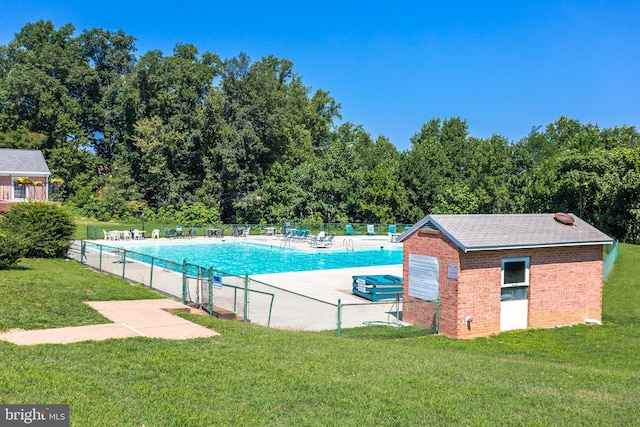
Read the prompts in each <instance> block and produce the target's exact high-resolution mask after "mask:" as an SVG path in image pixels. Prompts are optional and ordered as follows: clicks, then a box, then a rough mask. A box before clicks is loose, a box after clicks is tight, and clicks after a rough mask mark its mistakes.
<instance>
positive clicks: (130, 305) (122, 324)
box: [0, 299, 219, 345]
mask: <svg viewBox="0 0 640 427" xmlns="http://www.w3.org/2000/svg"><path fill="white" fill-rule="evenodd" d="M87 304H88V305H90V306H91V307H93V308H94V309H95V310H97V311H98V312H100V314H102V315H103V316H104V317H106V318H107V319H109V320H112V321H114V322H115V323H110V324H105V325H90V326H74V327H67V328H54V329H41V330H32V331H10V332H4V333H0V340H4V341H9V342H12V343H14V344H19V345H32V344H67V343H73V342H79V341H89V340H93V341H99V340H106V339H112V338H130V337H136V336H146V337H150V338H163V339H172V340H184V339H190V338H205V337H212V336H216V335H219V334H218V333H217V332H215V331H212V330H211V329H208V328H205V327H204V326H200V325H196V324H195V323H192V322H189V321H188V320H185V319H183V318H181V317H178V316H174V315H172V314H171V313H170V312H169V311H176V310H177V311H185V312H190V308H189V307H187V306H185V305H183V304H180V303H178V302H175V301H172V300H169V299H157V300H133V301H91V302H87Z"/></svg>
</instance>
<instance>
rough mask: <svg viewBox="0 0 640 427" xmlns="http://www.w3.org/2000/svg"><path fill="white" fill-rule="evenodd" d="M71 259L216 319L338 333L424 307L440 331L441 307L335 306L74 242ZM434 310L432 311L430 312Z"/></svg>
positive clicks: (243, 279)
mask: <svg viewBox="0 0 640 427" xmlns="http://www.w3.org/2000/svg"><path fill="white" fill-rule="evenodd" d="M68 257H69V258H71V259H74V260H76V261H78V262H81V263H83V264H85V265H87V266H89V267H91V268H94V269H96V270H98V271H100V272H104V273H108V274H111V275H114V276H117V277H121V278H123V279H126V280H129V281H131V282H134V283H140V284H143V285H145V286H147V287H149V288H150V289H153V290H155V291H157V292H159V293H162V294H164V295H166V296H169V297H172V298H175V299H178V300H180V301H182V302H183V303H184V304H188V305H190V306H192V307H199V308H202V309H203V310H205V311H207V312H208V313H209V314H211V315H215V316H217V317H222V318H228V319H237V320H242V321H244V322H252V323H256V324H259V325H264V326H268V327H274V328H278V329H287V330H296V331H324V330H335V331H336V333H337V334H338V335H340V332H341V330H342V329H344V328H354V327H360V326H366V325H379V324H383V325H389V326H394V327H400V326H404V325H406V324H405V323H403V322H402V311H403V309H407V304H411V305H415V304H426V305H428V307H434V304H435V307H436V308H435V312H437V313H438V315H437V316H436V317H435V318H434V319H436V320H434V324H433V325H432V329H433V332H434V333H438V331H439V303H437V302H433V301H413V300H412V301H404V300H402V297H401V296H398V297H397V298H396V299H390V300H382V301H377V302H369V301H367V300H365V299H362V302H358V303H353V302H351V303H342V301H341V299H338V300H337V301H336V302H335V303H333V302H327V301H324V300H322V299H319V298H314V297H312V296H309V295H304V294H301V293H298V292H294V291H291V290H288V289H285V288H284V287H281V286H276V285H274V284H270V283H265V282H262V281H259V280H255V279H252V278H250V277H249V276H237V275H233V274H229V273H226V272H223V271H219V270H215V269H213V268H206V267H202V266H199V265H195V264H190V263H187V262H183V263H182V264H179V263H176V262H175V261H171V260H167V259H162V258H158V257H153V256H149V255H145V254H142V253H138V252H135V251H130V250H128V249H125V248H124V247H122V246H115V245H110V244H99V243H94V242H89V241H77V240H76V241H74V242H72V244H71V247H70V249H69V252H68ZM428 309H430V310H434V309H433V308H428Z"/></svg>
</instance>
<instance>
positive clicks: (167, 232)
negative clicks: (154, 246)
mask: <svg viewBox="0 0 640 427" xmlns="http://www.w3.org/2000/svg"><path fill="white" fill-rule="evenodd" d="M164 237H166V238H168V239H172V238H174V237H176V230H173V229H171V228H165V229H164Z"/></svg>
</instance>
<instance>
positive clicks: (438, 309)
mask: <svg viewBox="0 0 640 427" xmlns="http://www.w3.org/2000/svg"><path fill="white" fill-rule="evenodd" d="M436 307H437V311H438V328H437V330H436V333H437V334H438V335H440V298H438V302H437V305H436Z"/></svg>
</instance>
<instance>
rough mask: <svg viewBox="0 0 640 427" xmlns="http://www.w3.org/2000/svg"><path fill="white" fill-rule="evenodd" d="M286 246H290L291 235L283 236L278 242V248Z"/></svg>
mask: <svg viewBox="0 0 640 427" xmlns="http://www.w3.org/2000/svg"><path fill="white" fill-rule="evenodd" d="M286 246H289V247H291V237H288V236H283V237H282V242H280V249H284V248H285V247H286Z"/></svg>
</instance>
